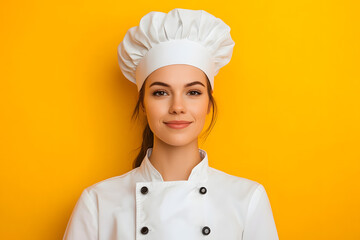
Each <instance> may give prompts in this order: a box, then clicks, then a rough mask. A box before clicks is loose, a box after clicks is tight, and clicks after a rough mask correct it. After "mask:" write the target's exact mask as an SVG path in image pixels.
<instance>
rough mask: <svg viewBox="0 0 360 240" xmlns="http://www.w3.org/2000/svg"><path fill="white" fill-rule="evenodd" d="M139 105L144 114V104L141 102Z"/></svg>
mask: <svg viewBox="0 0 360 240" xmlns="http://www.w3.org/2000/svg"><path fill="white" fill-rule="evenodd" d="M140 107H141V110H142V111H143V113H144V114H146V110H145V108H144V106H143V105H142V104H141V105H140Z"/></svg>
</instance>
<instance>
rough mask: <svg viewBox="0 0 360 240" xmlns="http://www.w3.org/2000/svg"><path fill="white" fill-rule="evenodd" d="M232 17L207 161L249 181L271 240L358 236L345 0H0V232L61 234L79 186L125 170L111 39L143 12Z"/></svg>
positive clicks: (352, 11)
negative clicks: (254, 184) (268, 210)
mask: <svg viewBox="0 0 360 240" xmlns="http://www.w3.org/2000/svg"><path fill="white" fill-rule="evenodd" d="M176 7H179V8H190V9H203V10H206V11H208V12H209V13H211V14H213V15H215V16H217V17H219V18H221V19H222V20H223V21H224V22H225V23H227V24H228V25H229V26H230V27H231V34H232V37H233V39H234V41H235V43H236V45H235V48H234V53H233V58H232V60H231V62H230V63H229V65H226V66H225V67H224V68H222V69H221V70H220V72H219V74H218V75H217V76H216V78H215V91H214V96H215V99H216V100H217V103H218V107H219V116H218V120H217V122H216V125H215V128H214V129H213V131H212V132H211V134H210V135H209V137H208V139H207V140H206V142H205V143H204V144H202V145H200V147H201V148H203V149H205V150H206V151H207V152H208V155H209V163H210V166H212V167H215V168H218V169H220V170H222V171H225V172H227V173H230V174H233V175H237V176H241V177H245V178H249V179H252V180H255V181H258V182H260V183H262V184H263V185H264V186H265V189H266V190H267V193H268V196H269V198H270V202H271V205H272V209H273V214H274V218H275V222H276V225H277V230H278V233H279V237H280V239H291V240H296V239H302V240H303V239H308V240H310V239H314V240H315V239H316V240H319V239H327V240H329V239H360V206H359V203H360V181H359V176H360V125H359V123H360V70H359V63H360V61H359V60H360V27H359V26H360V25H359V23H360V21H359V20H360V19H359V12H360V8H359V4H358V1H355V0H354V1H344V0H342V1H340V0H338V1H330V0H329V1H313V0H312V1H310V0H305V1H303V0H302V1H285V0H284V1H280V0H262V1H261V0H260V1H240V2H238V3H235V1H233V2H231V1H226V0H224V1H213V0H212V1H209V0H207V1H204V0H202V1H183V0H182V1H163V2H160V1H158V2H156V1H155V2H154V1H143V0H140V1H106V0H105V1H84V0H83V1H69V0H65V1H45V0H41V1H40V0H35V1H34V0H33V1H24V0H22V1H6V2H5V1H1V8H0V23H1V38H0V52H1V55H0V68H1V72H0V78H1V83H0V114H1V115H0V116H1V120H0V121H1V125H0V126H1V127H0V131H1V132H0V142H1V144H0V159H1V165H0V177H1V181H0V184H1V185H0V238H1V239H7V240H11V239H27V240H30V239H37V240H42V239H44V240H48V239H61V238H62V236H63V233H64V231H65V228H66V224H67V222H68V220H69V217H70V214H71V212H72V209H73V207H74V206H75V203H76V201H77V199H78V197H79V196H80V193H81V191H82V190H83V189H84V188H85V187H88V186H90V185H92V184H94V183H96V182H98V181H101V180H104V179H106V178H110V177H113V176H116V175H120V174H123V173H125V172H127V171H129V170H131V164H132V161H133V158H134V157H135V155H136V151H135V148H137V147H138V146H139V144H140V137H141V131H142V130H141V128H140V127H139V123H134V122H131V120H130V117H131V113H132V110H133V108H134V106H135V103H136V97H137V90H136V86H135V85H134V84H132V83H131V82H129V81H128V80H126V79H125V77H124V76H123V75H122V73H121V71H120V68H119V66H118V63H117V56H116V50H117V46H118V44H119V43H120V42H121V40H122V39H123V37H124V35H125V33H126V31H127V30H128V29H129V28H130V27H133V26H136V25H138V22H139V20H140V18H141V17H142V16H144V15H145V14H146V13H148V12H150V11H163V12H168V11H169V10H171V9H173V8H176Z"/></svg>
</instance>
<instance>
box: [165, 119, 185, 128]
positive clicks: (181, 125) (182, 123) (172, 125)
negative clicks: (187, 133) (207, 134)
mask: <svg viewBox="0 0 360 240" xmlns="http://www.w3.org/2000/svg"><path fill="white" fill-rule="evenodd" d="M164 123H165V124H166V126H168V127H170V128H174V129H182V128H186V127H187V126H189V125H190V124H191V122H186V121H177V122H164Z"/></svg>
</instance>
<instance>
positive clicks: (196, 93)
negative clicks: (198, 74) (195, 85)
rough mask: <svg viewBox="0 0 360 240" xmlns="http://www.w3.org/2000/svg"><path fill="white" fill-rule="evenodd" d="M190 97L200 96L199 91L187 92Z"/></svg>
mask: <svg viewBox="0 0 360 240" xmlns="http://www.w3.org/2000/svg"><path fill="white" fill-rule="evenodd" d="M189 93H190V95H194V96H195V95H201V94H202V93H201V92H200V91H196V90H192V91H189Z"/></svg>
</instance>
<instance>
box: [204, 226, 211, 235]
mask: <svg viewBox="0 0 360 240" xmlns="http://www.w3.org/2000/svg"><path fill="white" fill-rule="evenodd" d="M202 234H204V235H209V234H210V228H209V227H208V226H206V227H203V229H202Z"/></svg>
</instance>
